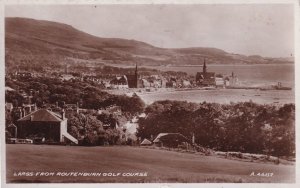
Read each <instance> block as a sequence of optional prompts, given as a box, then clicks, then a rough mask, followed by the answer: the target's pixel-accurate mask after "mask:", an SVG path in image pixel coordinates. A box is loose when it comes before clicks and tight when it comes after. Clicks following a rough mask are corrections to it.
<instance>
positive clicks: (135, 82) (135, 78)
mask: <svg viewBox="0 0 300 188" xmlns="http://www.w3.org/2000/svg"><path fill="white" fill-rule="evenodd" d="M126 77H127V81H128V87H129V88H142V87H143V83H142V81H141V80H140V79H139V74H138V66H137V64H136V66H135V71H134V75H130V74H128V75H126Z"/></svg>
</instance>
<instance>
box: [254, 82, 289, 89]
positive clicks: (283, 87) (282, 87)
mask: <svg viewBox="0 0 300 188" xmlns="http://www.w3.org/2000/svg"><path fill="white" fill-rule="evenodd" d="M259 89H260V90H262V91H266V90H292V88H291V87H285V86H282V84H281V82H278V83H277V85H272V86H271V87H268V88H259Z"/></svg>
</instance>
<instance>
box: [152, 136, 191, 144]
mask: <svg viewBox="0 0 300 188" xmlns="http://www.w3.org/2000/svg"><path fill="white" fill-rule="evenodd" d="M183 142H190V141H189V140H188V139H187V138H186V137H185V136H183V135H182V134H180V133H159V134H158V135H157V136H156V138H155V139H154V140H153V143H154V145H155V146H158V147H163V146H166V147H177V146H178V145H180V144H182V143H183Z"/></svg>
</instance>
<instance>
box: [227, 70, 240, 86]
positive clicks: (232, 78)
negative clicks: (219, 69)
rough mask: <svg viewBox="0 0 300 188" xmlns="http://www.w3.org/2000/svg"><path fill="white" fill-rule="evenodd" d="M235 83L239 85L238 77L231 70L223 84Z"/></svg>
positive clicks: (233, 84) (230, 84) (231, 84)
mask: <svg viewBox="0 0 300 188" xmlns="http://www.w3.org/2000/svg"><path fill="white" fill-rule="evenodd" d="M237 85H239V79H238V77H237V76H236V75H235V74H234V73H233V72H232V73H231V75H230V76H228V77H226V78H225V86H237Z"/></svg>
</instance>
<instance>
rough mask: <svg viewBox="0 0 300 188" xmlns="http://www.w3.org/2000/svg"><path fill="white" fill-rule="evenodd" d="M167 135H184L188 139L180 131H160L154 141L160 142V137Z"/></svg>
mask: <svg viewBox="0 0 300 188" xmlns="http://www.w3.org/2000/svg"><path fill="white" fill-rule="evenodd" d="M166 135H178V136H181V137H184V138H185V139H187V138H186V137H185V136H183V135H182V134H180V133H159V134H158V135H157V137H156V138H155V139H154V140H153V143H157V142H160V139H161V137H164V136H166Z"/></svg>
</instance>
